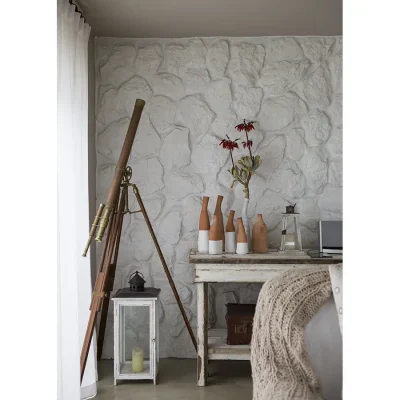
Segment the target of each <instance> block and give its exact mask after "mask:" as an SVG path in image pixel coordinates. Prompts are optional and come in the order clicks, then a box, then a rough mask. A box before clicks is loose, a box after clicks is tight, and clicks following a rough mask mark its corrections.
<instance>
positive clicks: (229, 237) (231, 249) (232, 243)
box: [225, 210, 236, 253]
mask: <svg viewBox="0 0 400 400" xmlns="http://www.w3.org/2000/svg"><path fill="white" fill-rule="evenodd" d="M234 215H235V211H234V210H230V211H229V216H228V222H227V223H226V228H225V252H226V253H235V252H236V232H235V225H233V217H234Z"/></svg>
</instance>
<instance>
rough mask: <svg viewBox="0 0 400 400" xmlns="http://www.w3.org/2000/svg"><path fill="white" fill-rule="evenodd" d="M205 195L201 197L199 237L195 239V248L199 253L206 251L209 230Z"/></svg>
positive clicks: (207, 198)
mask: <svg viewBox="0 0 400 400" xmlns="http://www.w3.org/2000/svg"><path fill="white" fill-rule="evenodd" d="M209 199H210V198H209V197H207V196H204V197H203V202H202V205H201V211H200V218H199V237H198V241H197V249H198V251H199V253H208V241H209V231H210V218H209V216H208V211H207V207H208V200H209Z"/></svg>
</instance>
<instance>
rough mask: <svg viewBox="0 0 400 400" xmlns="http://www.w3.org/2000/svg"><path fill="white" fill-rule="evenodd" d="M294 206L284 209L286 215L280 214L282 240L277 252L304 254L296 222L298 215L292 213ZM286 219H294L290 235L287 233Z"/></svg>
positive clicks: (297, 222) (298, 226)
mask: <svg viewBox="0 0 400 400" xmlns="http://www.w3.org/2000/svg"><path fill="white" fill-rule="evenodd" d="M295 205H296V204H295ZM295 205H293V206H288V207H286V213H282V238H281V246H280V248H279V251H280V252H289V253H298V254H304V252H303V245H302V242H301V232H300V225H299V221H298V218H299V215H300V214H298V213H295V212H294V207H295ZM287 211H290V212H287ZM288 218H293V219H294V232H292V233H289V232H287V226H288Z"/></svg>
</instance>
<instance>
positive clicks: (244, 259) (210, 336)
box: [189, 250, 342, 386]
mask: <svg viewBox="0 0 400 400" xmlns="http://www.w3.org/2000/svg"><path fill="white" fill-rule="evenodd" d="M340 262H342V256H341V255H335V256H333V257H332V258H328V257H324V258H311V257H310V256H308V255H306V252H305V253H304V255H287V254H285V255H283V254H282V253H279V252H277V251H276V250H270V252H269V253H268V254H251V253H250V254H246V255H244V256H241V255H238V254H227V253H224V254H221V255H209V254H202V253H198V252H197V251H195V250H192V251H191V252H190V254H189V263H191V264H194V269H195V279H194V282H195V283H196V286H197V346H198V350H197V385H198V386H206V385H207V377H208V372H207V367H208V360H250V345H235V346H231V345H228V344H226V335H227V332H226V330H224V329H210V331H209V330H208V284H209V283H214V282H216V283H218V282H243V283H254V282H258V283H264V282H266V281H267V280H269V279H271V278H272V277H274V276H276V275H278V274H281V273H282V272H285V271H288V270H290V269H293V268H309V267H312V266H320V265H326V266H327V268H328V265H330V264H336V263H340Z"/></svg>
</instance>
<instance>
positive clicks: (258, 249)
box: [252, 214, 268, 253]
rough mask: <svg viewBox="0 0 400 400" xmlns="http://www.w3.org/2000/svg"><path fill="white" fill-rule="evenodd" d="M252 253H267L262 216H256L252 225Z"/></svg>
mask: <svg viewBox="0 0 400 400" xmlns="http://www.w3.org/2000/svg"><path fill="white" fill-rule="evenodd" d="M252 251H253V253H268V230H267V226H266V225H265V223H264V221H263V218H262V214H257V220H256V222H255V223H254V225H253V234H252Z"/></svg>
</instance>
